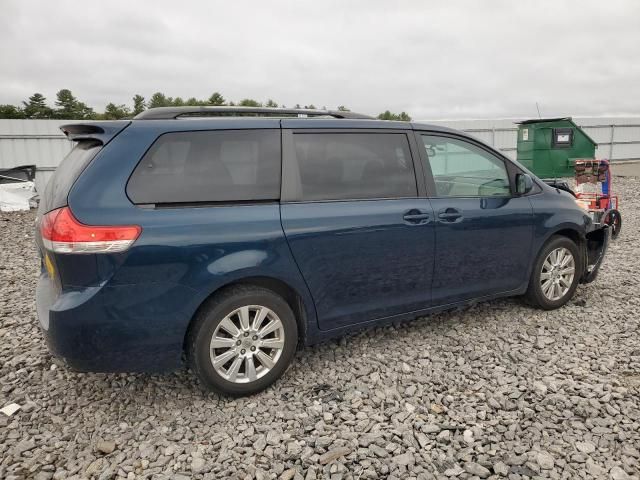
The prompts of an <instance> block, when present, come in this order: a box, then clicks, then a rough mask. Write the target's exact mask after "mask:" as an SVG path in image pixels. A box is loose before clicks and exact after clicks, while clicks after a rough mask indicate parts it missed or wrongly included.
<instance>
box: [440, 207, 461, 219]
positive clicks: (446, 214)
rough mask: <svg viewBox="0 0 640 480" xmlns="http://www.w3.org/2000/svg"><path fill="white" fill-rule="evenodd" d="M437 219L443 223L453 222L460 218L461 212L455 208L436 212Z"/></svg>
mask: <svg viewBox="0 0 640 480" xmlns="http://www.w3.org/2000/svg"><path fill="white" fill-rule="evenodd" d="M438 218H439V219H440V220H442V221H444V222H455V221H456V220H458V219H460V218H462V212H461V211H460V210H458V209H457V208H445V209H444V210H440V211H439V212H438Z"/></svg>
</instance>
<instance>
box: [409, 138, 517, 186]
mask: <svg viewBox="0 0 640 480" xmlns="http://www.w3.org/2000/svg"><path fill="white" fill-rule="evenodd" d="M414 135H415V139H416V143H417V144H418V151H419V152H420V158H421V160H422V162H421V163H422V165H423V167H424V171H425V177H426V184H427V196H428V197H429V198H515V197H518V196H519V195H516V194H515V193H514V192H515V191H516V190H515V174H514V170H513V168H511V167H512V166H515V165H514V164H513V162H512V161H511V160H510V159H509V158H506V157H505V156H504V155H502V154H501V153H499V152H496V151H495V150H493V149H491V148H489V147H487V145H484V144H482V143H481V142H478V141H476V140H475V139H473V138H470V137H466V136H464V135H456V134H454V133H449V132H440V131H430V130H414ZM422 135H428V136H431V137H443V138H451V139H453V140H458V141H460V142H466V143H469V144H471V145H473V146H474V147H477V148H479V149H480V150H482V151H484V152H486V153H487V154H489V155H491V156H493V157H494V158H496V159H497V160H500V161H501V162H502V163H503V164H504V168H505V171H506V172H507V178H508V179H509V191H510V195H509V196H504V197H492V196H484V197H483V196H480V195H467V196H455V197H450V196H439V195H438V194H437V191H436V182H435V179H434V177H433V172H432V170H431V163H430V162H429V155H428V154H427V149H426V147H425V145H424V142H423V141H422V138H420V137H421V136H422Z"/></svg>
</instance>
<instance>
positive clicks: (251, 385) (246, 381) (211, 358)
mask: <svg viewBox="0 0 640 480" xmlns="http://www.w3.org/2000/svg"><path fill="white" fill-rule="evenodd" d="M194 322H195V323H194V325H193V326H192V328H191V330H190V332H189V338H188V352H187V353H188V357H189V364H190V367H191V369H192V370H193V371H194V372H195V373H196V375H197V376H198V378H199V379H200V382H201V383H202V385H203V386H205V387H206V388H208V389H211V390H215V391H218V392H220V393H223V394H227V395H233V396H240V395H250V394H252V393H256V392H258V391H260V390H263V389H264V388H266V387H267V386H269V385H270V384H272V383H273V382H274V381H276V380H277V379H278V378H279V377H280V376H281V375H282V373H283V372H284V371H285V370H286V368H287V366H288V365H289V363H290V362H291V359H292V358H293V355H294V353H295V349H296V345H297V342H298V329H297V324H296V320H295V317H294V314H293V312H292V310H291V308H290V307H289V305H288V304H287V302H286V301H285V300H284V299H283V298H282V297H280V296H279V295H276V294H275V293H274V292H272V291H270V290H267V289H264V288H261V287H252V286H236V287H233V288H231V289H230V290H227V291H225V292H224V293H222V294H221V295H218V296H215V297H213V298H212V299H211V300H210V301H209V302H208V303H207V304H205V305H204V306H203V308H202V309H201V311H200V312H199V313H198V315H197V317H196V318H195V321H194Z"/></svg>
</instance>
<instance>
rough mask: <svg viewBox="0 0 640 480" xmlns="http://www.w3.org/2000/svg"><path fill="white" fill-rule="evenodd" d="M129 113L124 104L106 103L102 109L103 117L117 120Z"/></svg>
mask: <svg viewBox="0 0 640 480" xmlns="http://www.w3.org/2000/svg"><path fill="white" fill-rule="evenodd" d="M130 115H131V110H129V107H127V106H126V105H116V104H115V103H108V104H107V106H106V107H105V109H104V115H103V118H104V119H105V120H119V119H121V118H125V117H128V116H130Z"/></svg>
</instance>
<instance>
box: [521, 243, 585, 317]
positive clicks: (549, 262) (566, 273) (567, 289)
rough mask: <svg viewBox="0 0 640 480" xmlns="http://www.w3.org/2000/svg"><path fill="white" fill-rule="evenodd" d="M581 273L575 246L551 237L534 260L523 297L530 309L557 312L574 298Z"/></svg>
mask: <svg viewBox="0 0 640 480" xmlns="http://www.w3.org/2000/svg"><path fill="white" fill-rule="evenodd" d="M580 272H582V268H581V263H580V256H579V251H578V247H577V245H576V244H575V243H574V242H573V241H572V240H571V239H569V238H567V237H560V236H556V237H553V238H551V240H549V241H548V242H547V243H546V244H545V246H544V247H543V248H542V250H541V251H540V253H539V255H538V258H537V259H536V262H535V265H534V267H533V271H532V274H531V279H530V281H529V288H528V290H527V293H526V295H525V297H526V299H527V300H528V301H529V303H531V304H532V305H534V306H537V307H540V308H543V309H545V310H553V309H555V308H559V307H561V306H563V305H564V304H565V303H567V302H568V301H569V300H570V299H571V297H573V294H574V293H575V291H576V288H577V287H578V283H579V281H580Z"/></svg>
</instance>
